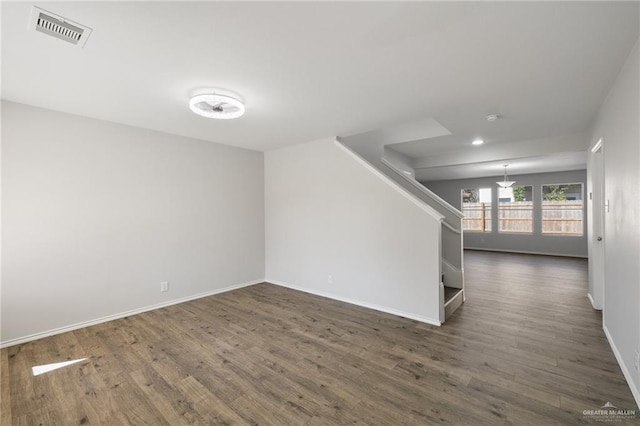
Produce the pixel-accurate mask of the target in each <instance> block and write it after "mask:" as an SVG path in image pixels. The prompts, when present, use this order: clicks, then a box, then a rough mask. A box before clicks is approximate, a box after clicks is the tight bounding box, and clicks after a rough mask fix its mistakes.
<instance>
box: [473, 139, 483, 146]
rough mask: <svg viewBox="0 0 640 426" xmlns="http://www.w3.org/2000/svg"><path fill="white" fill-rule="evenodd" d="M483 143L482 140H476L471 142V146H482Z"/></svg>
mask: <svg viewBox="0 0 640 426" xmlns="http://www.w3.org/2000/svg"><path fill="white" fill-rule="evenodd" d="M483 143H484V141H483V140H482V139H476V140H474V141H473V142H471V144H472V145H482V144H483Z"/></svg>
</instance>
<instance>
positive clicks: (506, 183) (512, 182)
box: [496, 164, 516, 188]
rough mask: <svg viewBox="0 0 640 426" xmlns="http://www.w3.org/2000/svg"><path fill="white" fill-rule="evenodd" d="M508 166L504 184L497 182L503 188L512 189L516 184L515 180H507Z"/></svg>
mask: <svg viewBox="0 0 640 426" xmlns="http://www.w3.org/2000/svg"><path fill="white" fill-rule="evenodd" d="M507 166H508V164H505V165H504V180H503V181H502V182H496V183H497V184H498V186H501V187H502V188H511V185H513V184H514V183H516V181H515V180H507V179H508V178H507Z"/></svg>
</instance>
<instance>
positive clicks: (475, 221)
mask: <svg viewBox="0 0 640 426" xmlns="http://www.w3.org/2000/svg"><path fill="white" fill-rule="evenodd" d="M462 213H463V214H464V221H463V229H464V230H465V231H477V232H491V188H474V189H463V190H462Z"/></svg>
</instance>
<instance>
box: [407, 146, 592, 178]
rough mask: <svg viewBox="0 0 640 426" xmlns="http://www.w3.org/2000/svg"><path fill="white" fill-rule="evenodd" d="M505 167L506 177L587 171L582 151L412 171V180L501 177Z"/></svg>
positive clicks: (584, 153)
mask: <svg viewBox="0 0 640 426" xmlns="http://www.w3.org/2000/svg"><path fill="white" fill-rule="evenodd" d="M505 164H508V165H509V167H508V173H509V177H513V176H516V175H526V174H533V173H549V172H561V171H569V170H584V169H586V168H587V153H586V152H585V151H581V152H560V153H555V154H550V155H544V156H537V157H525V158H504V159H497V160H494V161H485V162H478V163H472V164H457V165H448V166H440V167H428V168H419V169H415V178H416V180H418V181H420V182H433V181H439V180H454V179H470V178H481V177H489V176H502V173H504V165H505Z"/></svg>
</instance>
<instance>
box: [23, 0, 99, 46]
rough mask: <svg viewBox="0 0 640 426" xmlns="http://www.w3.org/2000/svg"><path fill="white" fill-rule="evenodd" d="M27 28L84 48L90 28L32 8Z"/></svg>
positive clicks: (37, 8)
mask: <svg viewBox="0 0 640 426" xmlns="http://www.w3.org/2000/svg"><path fill="white" fill-rule="evenodd" d="M29 22H30V25H29V27H30V28H32V29H34V30H36V31H39V32H41V33H43V34H47V35H50V36H51V37H55V38H57V39H60V40H63V41H66V42H67V43H71V44H74V45H76V46H78V47H84V45H85V43H86V42H87V39H88V38H89V35H90V34H91V28H89V27H86V26H84V25H81V24H78V23H77V22H73V21H71V20H69V19H67V18H63V17H62V16H59V15H56V14H55V13H51V12H47V11H46V10H44V9H40V8H39V7H36V6H33V9H31V18H30V21H29Z"/></svg>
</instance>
